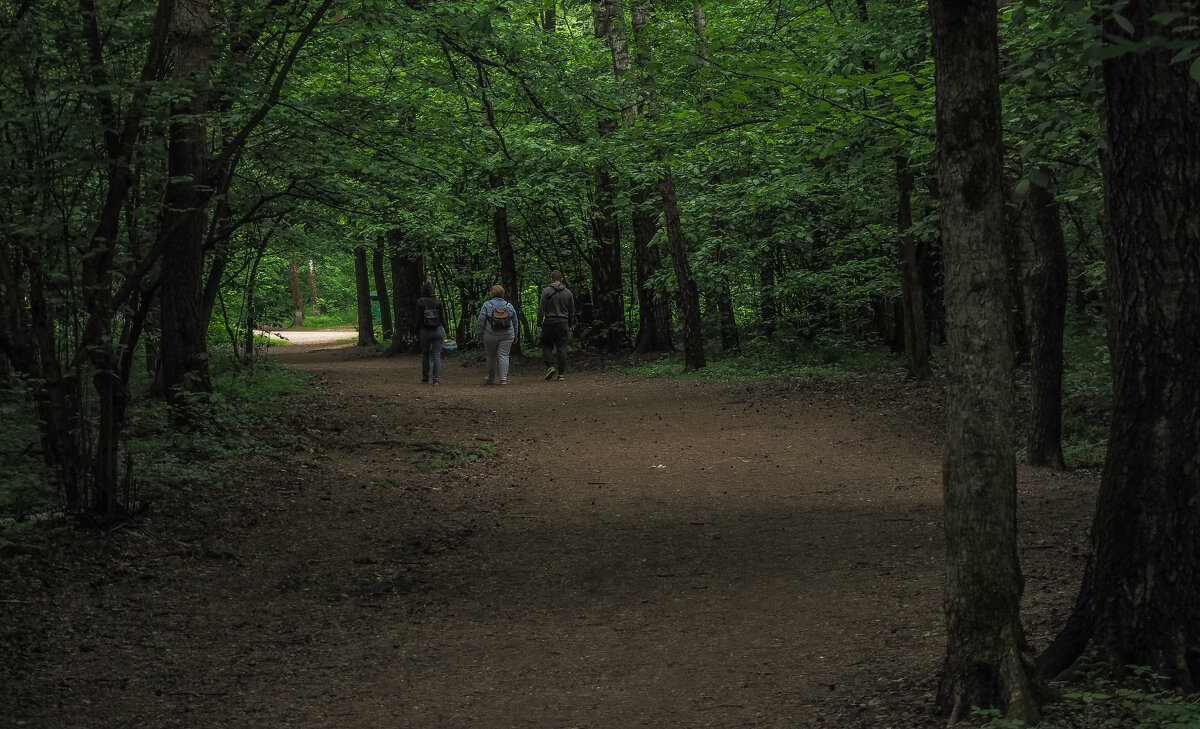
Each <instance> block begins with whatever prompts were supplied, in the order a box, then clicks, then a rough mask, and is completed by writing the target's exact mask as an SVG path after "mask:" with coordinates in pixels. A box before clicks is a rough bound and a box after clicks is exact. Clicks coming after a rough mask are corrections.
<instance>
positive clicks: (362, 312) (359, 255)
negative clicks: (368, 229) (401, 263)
mask: <svg viewBox="0 0 1200 729" xmlns="http://www.w3.org/2000/svg"><path fill="white" fill-rule="evenodd" d="M370 276H371V275H370V269H369V267H368V266H367V250H366V249H365V248H363V247H362V246H356V247H355V248H354V288H355V292H356V294H357V299H358V321H357V324H358V346H360V347H373V346H375V345H376V343H377V342H376V341H375V319H374V316H373V315H372V313H371V277H370Z"/></svg>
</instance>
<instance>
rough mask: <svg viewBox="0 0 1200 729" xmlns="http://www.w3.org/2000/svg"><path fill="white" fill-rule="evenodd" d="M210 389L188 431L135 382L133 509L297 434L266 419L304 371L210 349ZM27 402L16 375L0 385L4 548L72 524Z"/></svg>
mask: <svg viewBox="0 0 1200 729" xmlns="http://www.w3.org/2000/svg"><path fill="white" fill-rule="evenodd" d="M210 367H211V375H212V382H213V390H214V392H213V394H212V396H211V397H208V398H206V399H205V400H204V401H203V402H202V403H198V404H197V406H196V407H197V408H198V412H199V413H200V417H198V418H196V419H195V421H194V424H193V425H192V426H191V427H189V428H187V429H186V430H181V429H175V428H172V427H170V426H169V425H168V423H169V420H170V418H169V417H168V412H167V406H166V404H165V402H163V401H162V400H161V399H160V398H152V397H148V396H146V395H145V392H146V390H147V389H148V387H149V382H140V383H135V386H134V388H133V389H134V392H135V393H140V394H139V395H135V398H134V400H133V403H132V405H131V407H130V411H129V419H128V422H127V424H126V427H125V436H126V439H125V441H124V442H123V444H122V456H121V457H122V463H124V464H126V465H125V467H126V468H127V470H128V471H129V473H128V480H129V482H130V483H131V484H132V485H133V488H132V489H131V492H130V496H131V498H132V499H133V503H131V504H128V505H127V507H128V508H130V509H131V510H133V511H136V510H137V508H138V506H139V505H140V504H141V503H145V502H147V501H152V500H153V499H154V498H156V496H158V495H159V494H162V493H163V492H164V490H166V489H171V490H173V491H186V490H188V489H192V488H196V487H199V486H201V485H204V484H208V483H212V482H213V481H214V480H218V479H220V478H221V477H222V476H223V475H224V474H225V473H227V472H228V470H229V469H230V468H232V467H233V466H234V465H235V464H237V463H239V462H241V461H243V460H244V459H245V457H246V456H248V455H250V454H253V453H259V452H264V451H268V450H271V449H275V448H279V447H285V446H289V445H293V444H294V443H295V442H296V441H297V440H298V439H300V438H302V437H303V436H301V435H299V434H296V433H293V432H290V430H288V429H279V428H273V427H271V423H272V422H273V421H274V420H275V419H277V418H278V417H279V416H280V415H281V414H282V412H283V409H284V407H285V402H284V399H283V397H282V396H283V395H285V394H287V393H290V392H295V391H296V390H298V389H299V388H300V387H302V386H303V384H304V378H305V376H304V375H302V374H300V373H298V372H296V371H294V370H290V369H288V368H285V367H282V366H280V365H278V364H275V363H273V362H271V361H269V360H255V361H252V362H250V363H244V362H240V361H238V360H236V359H234V358H233V357H232V356H230V355H229V354H228V353H223V352H221V351H220V350H217V351H214V352H213V353H212V354H211V356H210ZM39 447H40V446H39V438H38V433H37V424H36V420H35V416H34V409H33V406H32V402H31V401H30V399H29V397H28V395H27V394H26V392H25V391H24V388H22V387H20V386H19V384H11V383H10V386H8V387H6V388H4V389H3V390H2V391H0V473H4V474H5V477H4V479H3V481H2V482H0V551H4V550H13V549H18V550H27V549H36V548H39V547H40V546H42V545H44V544H45V543H46V542H47V541H48V540H51V539H53V538H55V537H56V536H58V535H60V534H61V533H62V531H63V530H64V529H65V528H67V527H68V526H69V525H68V524H67V523H66V522H65V520H64V519H63V518H62V506H61V502H60V500H59V496H58V494H57V493H56V491H55V489H54V487H53V485H52V479H51V478H49V474H48V473H47V471H46V467H45V465H44V464H43V463H42V459H41V457H40V452H39Z"/></svg>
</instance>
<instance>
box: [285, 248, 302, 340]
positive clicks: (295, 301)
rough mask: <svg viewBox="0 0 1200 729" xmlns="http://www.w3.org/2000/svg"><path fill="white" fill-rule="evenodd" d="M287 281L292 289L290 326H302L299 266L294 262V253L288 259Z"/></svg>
mask: <svg viewBox="0 0 1200 729" xmlns="http://www.w3.org/2000/svg"><path fill="white" fill-rule="evenodd" d="M288 283H289V287H290V288H291V290H292V326H293V327H299V326H304V298H303V297H302V296H301V295H300V267H299V266H298V265H297V264H296V253H295V251H293V252H292V257H291V258H289V259H288Z"/></svg>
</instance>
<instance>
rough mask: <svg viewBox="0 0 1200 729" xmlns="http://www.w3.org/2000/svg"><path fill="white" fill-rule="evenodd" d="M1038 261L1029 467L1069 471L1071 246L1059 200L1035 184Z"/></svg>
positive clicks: (1033, 226) (1033, 229)
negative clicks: (1066, 357)
mask: <svg viewBox="0 0 1200 729" xmlns="http://www.w3.org/2000/svg"><path fill="white" fill-rule="evenodd" d="M1025 207H1026V210H1027V212H1028V215H1029V222H1030V226H1029V227H1030V234H1031V237H1032V238H1033V246H1034V254H1035V260H1034V265H1033V269H1032V270H1031V271H1030V279H1031V281H1030V284H1031V286H1030V288H1031V293H1032V295H1031V297H1030V316H1029V319H1030V331H1029V354H1030V363H1029V364H1030V372H1029V380H1030V390H1031V392H1030V405H1031V407H1030V413H1029V437H1028V439H1027V441H1026V447H1025V450H1026V453H1027V454H1028V456H1027V458H1028V461H1029V465H1031V466H1045V467H1048V468H1054V469H1059V470H1061V469H1063V468H1065V464H1064V462H1063V452H1062V406H1063V330H1064V328H1065V326H1066V317H1067V244H1066V241H1065V240H1064V238H1063V230H1062V221H1061V219H1060V217H1059V210H1058V204H1057V203H1056V202H1055V201H1054V195H1052V194H1051V193H1050V191H1049V190H1047V189H1046V188H1045V187H1042V186H1041V185H1037V184H1030V185H1029V190H1028V192H1027V193H1026V195H1025Z"/></svg>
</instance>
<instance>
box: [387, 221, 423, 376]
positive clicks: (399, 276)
mask: <svg viewBox="0 0 1200 729" xmlns="http://www.w3.org/2000/svg"><path fill="white" fill-rule="evenodd" d="M387 241H388V244H387V247H388V251H390V253H391V255H390V258H391V266H392V308H393V309H395V311H396V331H395V334H394V336H393V337H392V344H391V346H389V347H388V351H387V354H388V356H389V357H391V356H394V355H397V354H404V353H405V352H417V351H418V350H419V349H420V336H419V325H418V324H417V322H416V317H415V314H414V312H415V310H416V308H417V299H418V298H420V296H421V284H422V283H424V281H425V266H424V265H423V263H422V260H421V255H420V253H417V252H415V251H413V250H412V249H411V248H410V246H409V245H408V244H407V242H406V241H405V237H404V231H403V230H401V229H400V228H393V229H392V230H389V231H388V234H387Z"/></svg>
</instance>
